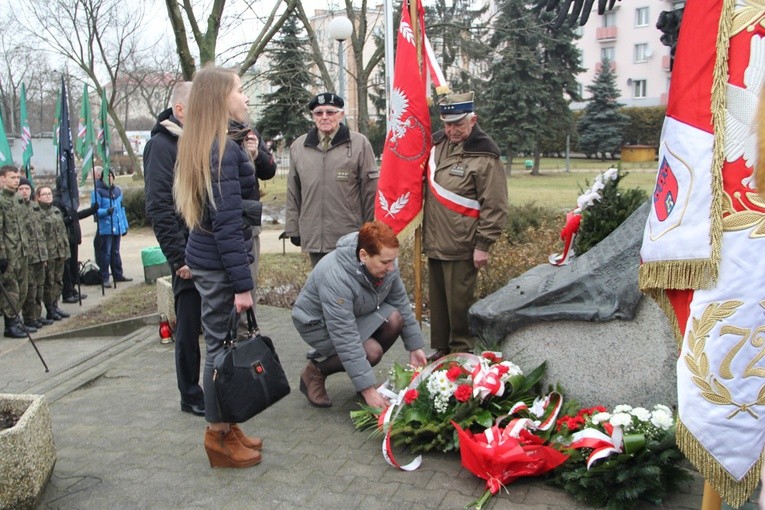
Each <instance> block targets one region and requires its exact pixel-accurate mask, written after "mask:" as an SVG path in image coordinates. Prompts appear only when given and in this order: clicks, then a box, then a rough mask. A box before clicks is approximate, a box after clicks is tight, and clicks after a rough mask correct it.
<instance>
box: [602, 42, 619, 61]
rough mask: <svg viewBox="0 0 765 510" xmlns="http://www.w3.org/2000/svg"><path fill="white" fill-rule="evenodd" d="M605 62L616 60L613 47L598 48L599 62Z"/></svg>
mask: <svg viewBox="0 0 765 510" xmlns="http://www.w3.org/2000/svg"><path fill="white" fill-rule="evenodd" d="M605 60H608V61H609V62H613V61H614V60H616V48H614V47H613V46H612V47H610V48H600V61H601V62H603V61H605Z"/></svg>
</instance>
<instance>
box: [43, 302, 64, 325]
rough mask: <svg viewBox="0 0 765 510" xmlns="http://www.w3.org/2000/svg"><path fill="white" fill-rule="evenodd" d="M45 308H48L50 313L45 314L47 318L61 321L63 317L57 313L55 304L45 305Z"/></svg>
mask: <svg viewBox="0 0 765 510" xmlns="http://www.w3.org/2000/svg"><path fill="white" fill-rule="evenodd" d="M45 309H46V310H48V314H47V315H46V316H45V318H46V319H48V320H52V321H60V320H61V319H63V317H61V316H60V315H59V314H58V313H56V306H55V305H53V304H50V305H45Z"/></svg>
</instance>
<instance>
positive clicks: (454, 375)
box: [446, 365, 462, 382]
mask: <svg viewBox="0 0 765 510" xmlns="http://www.w3.org/2000/svg"><path fill="white" fill-rule="evenodd" d="M461 375H462V368H461V367H460V366H459V365H454V366H452V367H451V368H450V369H449V370H447V371H446V378H447V379H449V380H450V381H451V382H454V381H456V380H457V379H459V377H460V376H461Z"/></svg>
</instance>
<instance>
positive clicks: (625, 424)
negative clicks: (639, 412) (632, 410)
mask: <svg viewBox="0 0 765 510" xmlns="http://www.w3.org/2000/svg"><path fill="white" fill-rule="evenodd" d="M608 423H610V424H611V425H613V426H614V427H621V428H622V429H623V430H624V431H625V432H627V431H628V430H630V429H631V428H632V416H631V415H629V414H627V413H615V414H614V415H613V416H611V419H610V420H608Z"/></svg>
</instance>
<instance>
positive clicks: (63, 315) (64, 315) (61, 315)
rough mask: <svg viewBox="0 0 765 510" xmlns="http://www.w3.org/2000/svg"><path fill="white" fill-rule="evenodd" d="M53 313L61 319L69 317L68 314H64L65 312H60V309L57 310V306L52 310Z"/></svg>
mask: <svg viewBox="0 0 765 510" xmlns="http://www.w3.org/2000/svg"><path fill="white" fill-rule="evenodd" d="M54 311H55V312H56V313H57V314H58V315H59V316H60V317H61V318H62V319H66V318H67V317H69V314H68V313H66V312H65V311H63V310H62V309H61V308H59V307H58V306H56V307H55V308H54Z"/></svg>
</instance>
